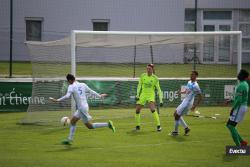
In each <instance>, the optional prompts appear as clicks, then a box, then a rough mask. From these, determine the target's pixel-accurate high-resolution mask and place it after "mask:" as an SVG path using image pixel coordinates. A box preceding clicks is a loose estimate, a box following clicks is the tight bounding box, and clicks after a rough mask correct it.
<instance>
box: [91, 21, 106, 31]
mask: <svg viewBox="0 0 250 167" xmlns="http://www.w3.org/2000/svg"><path fill="white" fill-rule="evenodd" d="M92 23H93V31H108V29H109V20H107V19H98V20H97V19H93V20H92Z"/></svg>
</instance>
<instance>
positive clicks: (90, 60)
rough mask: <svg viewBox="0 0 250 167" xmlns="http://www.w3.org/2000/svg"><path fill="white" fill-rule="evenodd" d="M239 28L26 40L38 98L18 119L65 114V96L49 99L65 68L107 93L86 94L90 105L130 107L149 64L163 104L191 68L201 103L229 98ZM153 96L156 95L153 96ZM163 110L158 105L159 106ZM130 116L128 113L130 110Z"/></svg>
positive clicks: (61, 85)
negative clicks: (57, 100)
mask: <svg viewBox="0 0 250 167" xmlns="http://www.w3.org/2000/svg"><path fill="white" fill-rule="evenodd" d="M241 41H242V34H241V32H240V31H218V32H124V31H79V30H73V31H72V32H71V34H70V35H69V36H68V37H65V38H63V39H60V40H56V41H47V42H27V47H28V48H29V53H30V55H31V62H32V77H33V87H32V88H33V89H32V96H33V97H43V99H44V101H43V104H30V105H29V108H28V111H27V113H28V114H27V118H25V119H24V120H23V121H24V122H30V121H31V122H53V121H58V120H59V119H60V116H65V113H68V115H70V112H71V110H73V108H74V105H73V104H72V103H71V100H68V101H66V102H62V103H58V104H55V103H51V102H50V101H49V97H55V98H58V97H60V96H62V95H64V94H65V93H66V91H67V86H68V85H67V82H66V78H65V76H66V74H68V73H72V74H74V75H75V76H76V78H77V80H78V81H80V82H85V83H86V84H87V85H89V87H90V88H92V89H93V90H95V91H96V92H99V93H107V94H109V96H108V97H107V98H106V99H104V100H101V99H98V98H96V97H93V96H90V95H89V96H88V102H89V105H90V108H91V109H103V108H131V110H134V109H133V108H134V106H135V95H136V89H137V80H138V77H140V75H141V74H142V73H145V72H146V65H147V64H148V63H153V64H154V65H155V74H156V75H157V76H158V77H159V78H160V85H161V89H162V91H163V94H164V96H163V97H164V106H165V107H170V106H173V107H175V106H177V105H178V103H180V101H181V99H182V97H181V96H179V95H178V93H177V91H178V90H179V89H181V86H183V85H185V84H186V82H187V81H188V79H189V75H190V73H191V71H192V70H196V71H198V72H199V78H198V82H199V84H200V87H201V89H202V92H203V94H204V101H203V103H202V105H205V106H219V105H222V103H223V101H224V99H227V98H230V97H231V95H232V91H233V87H234V85H235V83H236V74H237V72H238V71H239V70H240V69H241V64H242V62H241V47H242V46H241ZM156 102H157V101H156ZM163 110H164V108H163ZM132 116H133V114H132Z"/></svg>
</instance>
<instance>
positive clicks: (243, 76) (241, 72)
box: [237, 69, 249, 81]
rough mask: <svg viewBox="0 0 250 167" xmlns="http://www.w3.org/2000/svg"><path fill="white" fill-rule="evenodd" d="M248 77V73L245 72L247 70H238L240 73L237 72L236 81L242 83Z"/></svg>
mask: <svg viewBox="0 0 250 167" xmlns="http://www.w3.org/2000/svg"><path fill="white" fill-rule="evenodd" d="M248 77H249V73H248V72H247V70H243V69H242V70H240V72H239V74H238V76H237V78H238V80H240V81H244V80H246V79H247V78H248Z"/></svg>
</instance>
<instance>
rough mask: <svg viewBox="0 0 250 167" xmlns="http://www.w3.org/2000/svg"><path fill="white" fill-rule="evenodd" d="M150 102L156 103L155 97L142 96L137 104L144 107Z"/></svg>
mask: <svg viewBox="0 0 250 167" xmlns="http://www.w3.org/2000/svg"><path fill="white" fill-rule="evenodd" d="M148 102H155V96H152V95H151V96H150V95H141V96H140V98H139V100H138V101H137V102H136V104H140V105H142V106H144V105H145V104H146V103H148Z"/></svg>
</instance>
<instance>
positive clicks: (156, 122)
mask: <svg viewBox="0 0 250 167" xmlns="http://www.w3.org/2000/svg"><path fill="white" fill-rule="evenodd" d="M148 105H149V108H150V111H151V112H152V114H153V118H154V120H155V125H156V129H157V131H158V132H160V131H161V123H160V118H159V114H158V112H156V111H155V103H154V102H153V101H150V102H149V104H148Z"/></svg>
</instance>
